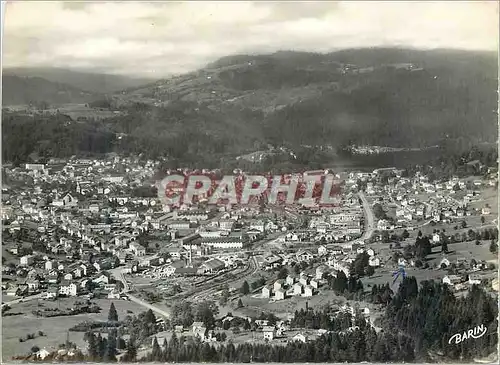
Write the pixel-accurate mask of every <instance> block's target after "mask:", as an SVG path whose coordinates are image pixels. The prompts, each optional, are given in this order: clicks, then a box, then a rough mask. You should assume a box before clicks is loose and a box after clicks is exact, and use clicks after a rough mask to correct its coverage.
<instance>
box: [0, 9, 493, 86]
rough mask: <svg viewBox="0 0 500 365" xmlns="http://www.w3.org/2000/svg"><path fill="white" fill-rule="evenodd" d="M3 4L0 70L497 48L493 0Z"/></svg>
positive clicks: (141, 68)
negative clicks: (287, 53) (290, 53)
mask: <svg viewBox="0 0 500 365" xmlns="http://www.w3.org/2000/svg"><path fill="white" fill-rule="evenodd" d="M4 10H5V11H4V21H3V25H4V28H3V52H2V56H3V58H2V62H3V67H47V66H49V67H51V66H52V67H62V68H72V69H85V70H92V71H96V72H97V71H98V72H107V73H115V74H124V75H130V76H141V77H153V78H154V77H163V76H167V75H170V74H178V73H183V72H189V71H192V70H195V69H198V68H200V67H203V66H204V65H206V64H207V63H209V62H212V61H215V60H217V59H218V58H220V57H223V56H227V55H233V54H261V53H272V52H275V51H279V50H297V51H312V52H330V51H335V50H338V49H345V48H360V47H381V46H389V47H395V46H397V47H411V48H419V49H433V48H453V49H464V50H481V51H498V27H499V24H498V20H499V13H498V2H497V1H471V2H457V1H443V2H431V1H426V2H424V1H423V2H418V1H410V2H389V1H388V2H375V1H373V2H372V1H367V2H362V1H347V2H328V1H322V2H312V1H309V2H265V1H258V2H244V1H240V2H230V1H219V2H201V1H200V2H168V3H167V2H144V1H143V2H131V1H130V2H88V1H87V2H76V1H70V2H60V1H57V2H42V1H37V2H35V1H29V2H28V1H26V2H22V1H16V2H9V3H7V4H6V6H5V9H4Z"/></svg>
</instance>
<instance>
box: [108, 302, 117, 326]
mask: <svg viewBox="0 0 500 365" xmlns="http://www.w3.org/2000/svg"><path fill="white" fill-rule="evenodd" d="M108 321H110V322H117V321H118V313H117V312H116V308H115V303H113V302H111V305H110V306H109V312H108Z"/></svg>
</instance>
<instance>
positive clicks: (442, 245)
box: [441, 237, 448, 253]
mask: <svg viewBox="0 0 500 365" xmlns="http://www.w3.org/2000/svg"><path fill="white" fill-rule="evenodd" d="M447 240H448V239H447V238H446V237H445V238H444V239H443V243H442V244H441V251H442V252H444V253H448V242H447Z"/></svg>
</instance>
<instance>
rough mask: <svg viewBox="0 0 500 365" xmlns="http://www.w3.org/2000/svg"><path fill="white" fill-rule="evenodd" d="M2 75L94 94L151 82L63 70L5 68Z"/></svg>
mask: <svg viewBox="0 0 500 365" xmlns="http://www.w3.org/2000/svg"><path fill="white" fill-rule="evenodd" d="M3 75H4V76H5V75H9V76H20V77H41V78H44V79H46V80H48V81H52V82H56V83H60V84H67V85H71V86H73V87H75V88H78V89H82V90H87V91H90V92H96V93H111V92H116V91H121V90H123V89H128V88H130V87H137V86H139V85H144V84H147V83H149V82H151V80H150V79H145V78H133V77H127V76H121V75H110V74H103V73H92V72H83V71H75V70H67V69H63V68H48V67H47V68H7V69H4V70H3Z"/></svg>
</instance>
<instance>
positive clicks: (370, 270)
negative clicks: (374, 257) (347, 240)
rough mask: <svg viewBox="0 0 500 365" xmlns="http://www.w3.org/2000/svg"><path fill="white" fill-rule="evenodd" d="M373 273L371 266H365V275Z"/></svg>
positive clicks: (373, 269)
mask: <svg viewBox="0 0 500 365" xmlns="http://www.w3.org/2000/svg"><path fill="white" fill-rule="evenodd" d="M373 274H375V268H374V267H373V266H367V267H366V275H368V276H372V275H373Z"/></svg>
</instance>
